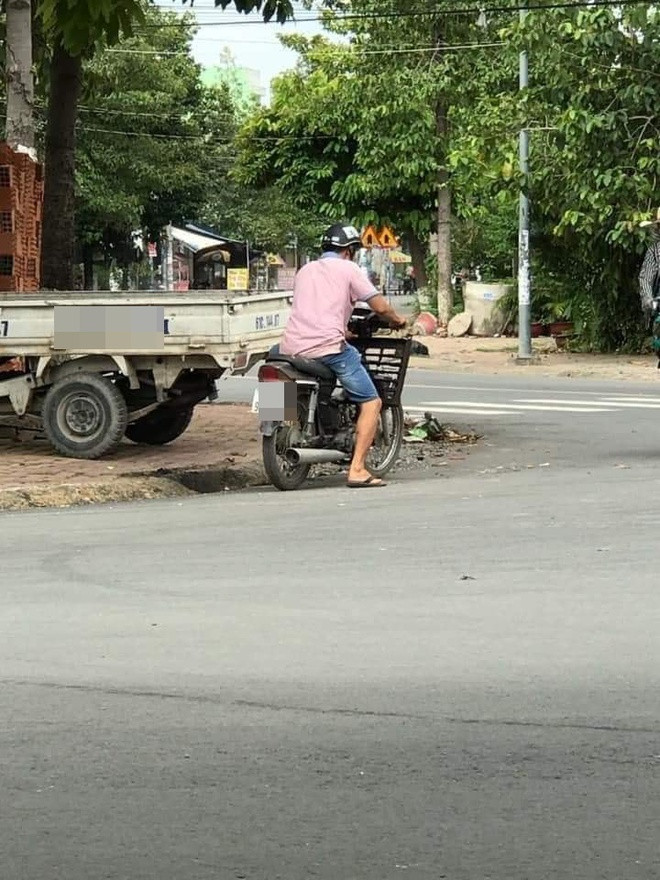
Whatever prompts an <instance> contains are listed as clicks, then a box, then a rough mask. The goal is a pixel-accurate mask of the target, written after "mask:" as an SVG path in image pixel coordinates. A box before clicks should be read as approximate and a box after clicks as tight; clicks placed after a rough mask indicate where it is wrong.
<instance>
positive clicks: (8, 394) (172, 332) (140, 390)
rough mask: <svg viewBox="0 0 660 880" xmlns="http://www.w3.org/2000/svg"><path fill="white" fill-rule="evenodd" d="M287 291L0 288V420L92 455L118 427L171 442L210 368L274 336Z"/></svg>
mask: <svg viewBox="0 0 660 880" xmlns="http://www.w3.org/2000/svg"><path fill="white" fill-rule="evenodd" d="M292 298H293V294H292V293H291V292H289V291H277V292H272V293H246V292H237V293H231V292H228V291H217V290H216V291H188V292H185V293H172V292H171V291H167V292H163V291H157V292H151V291H149V292H146V291H145V292H118V293H108V292H105V291H104V292H97V293H85V292H76V293H59V292H56V293H45V292H43V293H34V294H22V293H21V294H16V293H5V294H0V425H8V426H12V427H27V428H36V429H41V430H43V432H44V433H45V435H46V437H47V439H48V440H49V441H50V443H51V445H52V446H53V447H54V449H55V450H56V451H57V452H58V453H60V454H61V455H65V456H69V457H72V458H86V459H92V458H100V457H101V456H103V455H106V454H108V453H109V452H111V451H112V450H114V449H115V448H116V447H117V445H118V444H119V443H120V442H121V440H122V438H123V437H124V436H126V437H128V438H129V439H130V440H133V441H134V442H136V443H147V444H163V443H169V442H170V441H171V440H174V439H175V438H176V437H178V436H180V435H181V434H182V433H183V432H184V431H185V430H186V428H187V427H188V425H189V424H190V420H191V418H192V415H193V410H194V407H195V405H196V404H197V403H200V402H201V401H203V400H206V399H215V398H216V397H217V389H216V384H215V383H216V380H217V379H219V378H220V377H221V376H222V375H223V374H225V373H227V372H230V373H232V374H237V375H241V374H244V373H246V372H247V371H249V370H250V369H251V368H252V367H253V366H254V365H255V364H256V363H257V362H259V361H260V360H262V359H263V358H264V356H265V355H266V353H267V352H268V350H269V349H270V348H271V347H272V346H273V345H274V344H276V343H277V341H278V340H279V338H280V336H281V334H282V330H283V328H284V324H285V323H286V320H287V317H288V314H289V310H290V305H291V302H292ZM3 366H4V369H3ZM7 370H11V371H7Z"/></svg>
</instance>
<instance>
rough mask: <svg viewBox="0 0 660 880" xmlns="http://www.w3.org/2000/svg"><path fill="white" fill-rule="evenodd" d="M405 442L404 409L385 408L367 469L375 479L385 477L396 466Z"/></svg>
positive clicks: (370, 452)
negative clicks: (402, 444)
mask: <svg viewBox="0 0 660 880" xmlns="http://www.w3.org/2000/svg"><path fill="white" fill-rule="evenodd" d="M402 442H403V407H402V406H387V405H386V406H384V407H383V409H382V411H381V414H380V422H379V425H378V432H377V434H376V439H375V440H374V443H373V446H372V447H371V449H370V450H369V455H368V456H367V469H368V470H369V473H371V474H373V475H374V477H384V476H385V474H387V473H389V471H391V470H392V468H393V467H394V465H395V464H396V462H397V460H398V458H399V452H400V451H401V443H402Z"/></svg>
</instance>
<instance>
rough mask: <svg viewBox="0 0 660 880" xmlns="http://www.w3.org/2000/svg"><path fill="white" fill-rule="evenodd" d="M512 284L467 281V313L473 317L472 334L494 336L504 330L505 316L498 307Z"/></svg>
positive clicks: (464, 294)
mask: <svg viewBox="0 0 660 880" xmlns="http://www.w3.org/2000/svg"><path fill="white" fill-rule="evenodd" d="M509 287H510V284H506V283H503V282H488V281H466V283H465V286H464V288H463V302H464V304H465V311H466V312H469V313H470V314H471V315H472V327H471V330H470V333H471V334H472V335H474V336H492V335H493V334H494V333H499V332H501V330H502V324H503V323H504V316H503V315H502V313H501V312H500V310H499V309H498V307H497V304H498V302H499V300H501V299H502V297H503V296H505V294H506V292H507V291H508V289H509Z"/></svg>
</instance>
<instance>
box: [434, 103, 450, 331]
mask: <svg viewBox="0 0 660 880" xmlns="http://www.w3.org/2000/svg"><path fill="white" fill-rule="evenodd" d="M436 123H437V131H438V138H439V142H440V149H441V151H442V155H443V156H445V155H446V151H447V110H446V108H445V107H443V106H442V105H439V106H438V109H437V111H436ZM437 219H438V320H439V321H440V323H441V324H448V323H449V319H450V318H451V311H452V307H453V305H454V289H453V287H452V283H451V262H452V258H451V191H450V189H449V175H448V173H447V170H446V168H444V167H442V168H441V170H440V174H439V177H438V218H437Z"/></svg>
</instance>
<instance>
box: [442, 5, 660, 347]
mask: <svg viewBox="0 0 660 880" xmlns="http://www.w3.org/2000/svg"><path fill="white" fill-rule="evenodd" d="M499 35H500V37H501V39H503V40H504V41H505V43H506V45H507V51H506V53H503V59H504V60H505V63H506V64H507V65H508V66H509V68H511V66H512V63H513V62H514V61H515V57H516V55H517V52H518V50H519V49H520V48H522V47H523V46H524V47H526V48H527V49H528V53H529V58H530V86H529V89H528V90H527V91H526V93H524V94H523V95H522V96H519V95H517V94H516V93H513V92H511V91H509V93H508V94H506V93H501V92H500V93H497V92H492V91H490V90H487V91H486V92H485V93H484V94H483V95H482V96H481V97H480V98H479V100H478V101H477V102H475V104H474V105H473V109H470V108H466V109H465V111H464V112H463V114H462V117H461V125H460V126H459V127H457V137H456V139H455V141H454V144H453V152H452V156H451V161H452V164H453V166H454V168H455V179H456V180H457V181H459V182H460V186H458V189H460V191H461V192H463V193H476V192H478V191H483V189H484V182H488V181H492V180H495V179H497V178H498V177H499V181H500V182H499V183H498V184H497V186H498V188H499V189H500V190H501V191H503V190H504V189H505V188H506V187H509V189H511V188H512V187H513V188H514V189H517V187H518V186H519V185H523V186H525V187H526V188H527V189H528V191H529V194H530V198H531V205H532V225H533V237H532V252H533V259H534V269H535V273H534V274H535V278H534V279H533V289H532V299H533V303H534V298H535V297H536V301H537V302H543V301H545V310H546V317H559V316H565V317H567V318H569V319H572V320H575V321H576V322H577V323H578V327H579V329H581V331H582V334H583V337H584V338H585V340H586V341H588V342H590V343H591V344H593V345H597V346H600V347H620V346H622V345H626V344H627V345H630V346H633V347H634V346H635V345H637V344H638V339H639V333H640V328H641V325H640V320H639V316H640V310H639V301H638V292H637V277H636V276H637V272H638V269H639V264H640V259H641V253H642V251H643V249H644V239H643V235H642V234H641V233H640V229H639V221H640V220H641V219H643V218H644V217H648V216H649V215H650V213H651V212H652V209H653V208H654V207H655V205H656V204H657V202H658V172H659V171H660V154H659V153H658V149H657V145H658V135H659V134H660V131H659V127H658V117H657V108H658V106H660V76H659V75H658V71H657V57H658V43H659V41H660V15H659V14H658V11H657V9H655V8H654V7H652V6H650V5H649V4H646V3H639V4H633V5H628V6H625V7H622V8H621V9H618V10H615V9H609V8H587V7H581V8H579V9H572V10H569V9H554V10H553V9H538V10H533V9H532V11H531V12H530V14H529V15H528V16H527V18H526V19H525V21H524V23H523V24H519V23H517V22H515V21H514V22H512V23H511V24H510V25H509V26H507V27H506V28H501V29H500V32H499ZM521 126H526V127H528V128H529V129H530V133H531V157H530V159H531V165H530V168H531V175H530V180H529V181H525V180H522V179H521V178H520V176H519V174H518V173H517V171H516V159H515V140H514V138H515V131H516V130H517V129H518V128H519V127H521ZM490 191H491V192H492V187H491V188H490Z"/></svg>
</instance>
